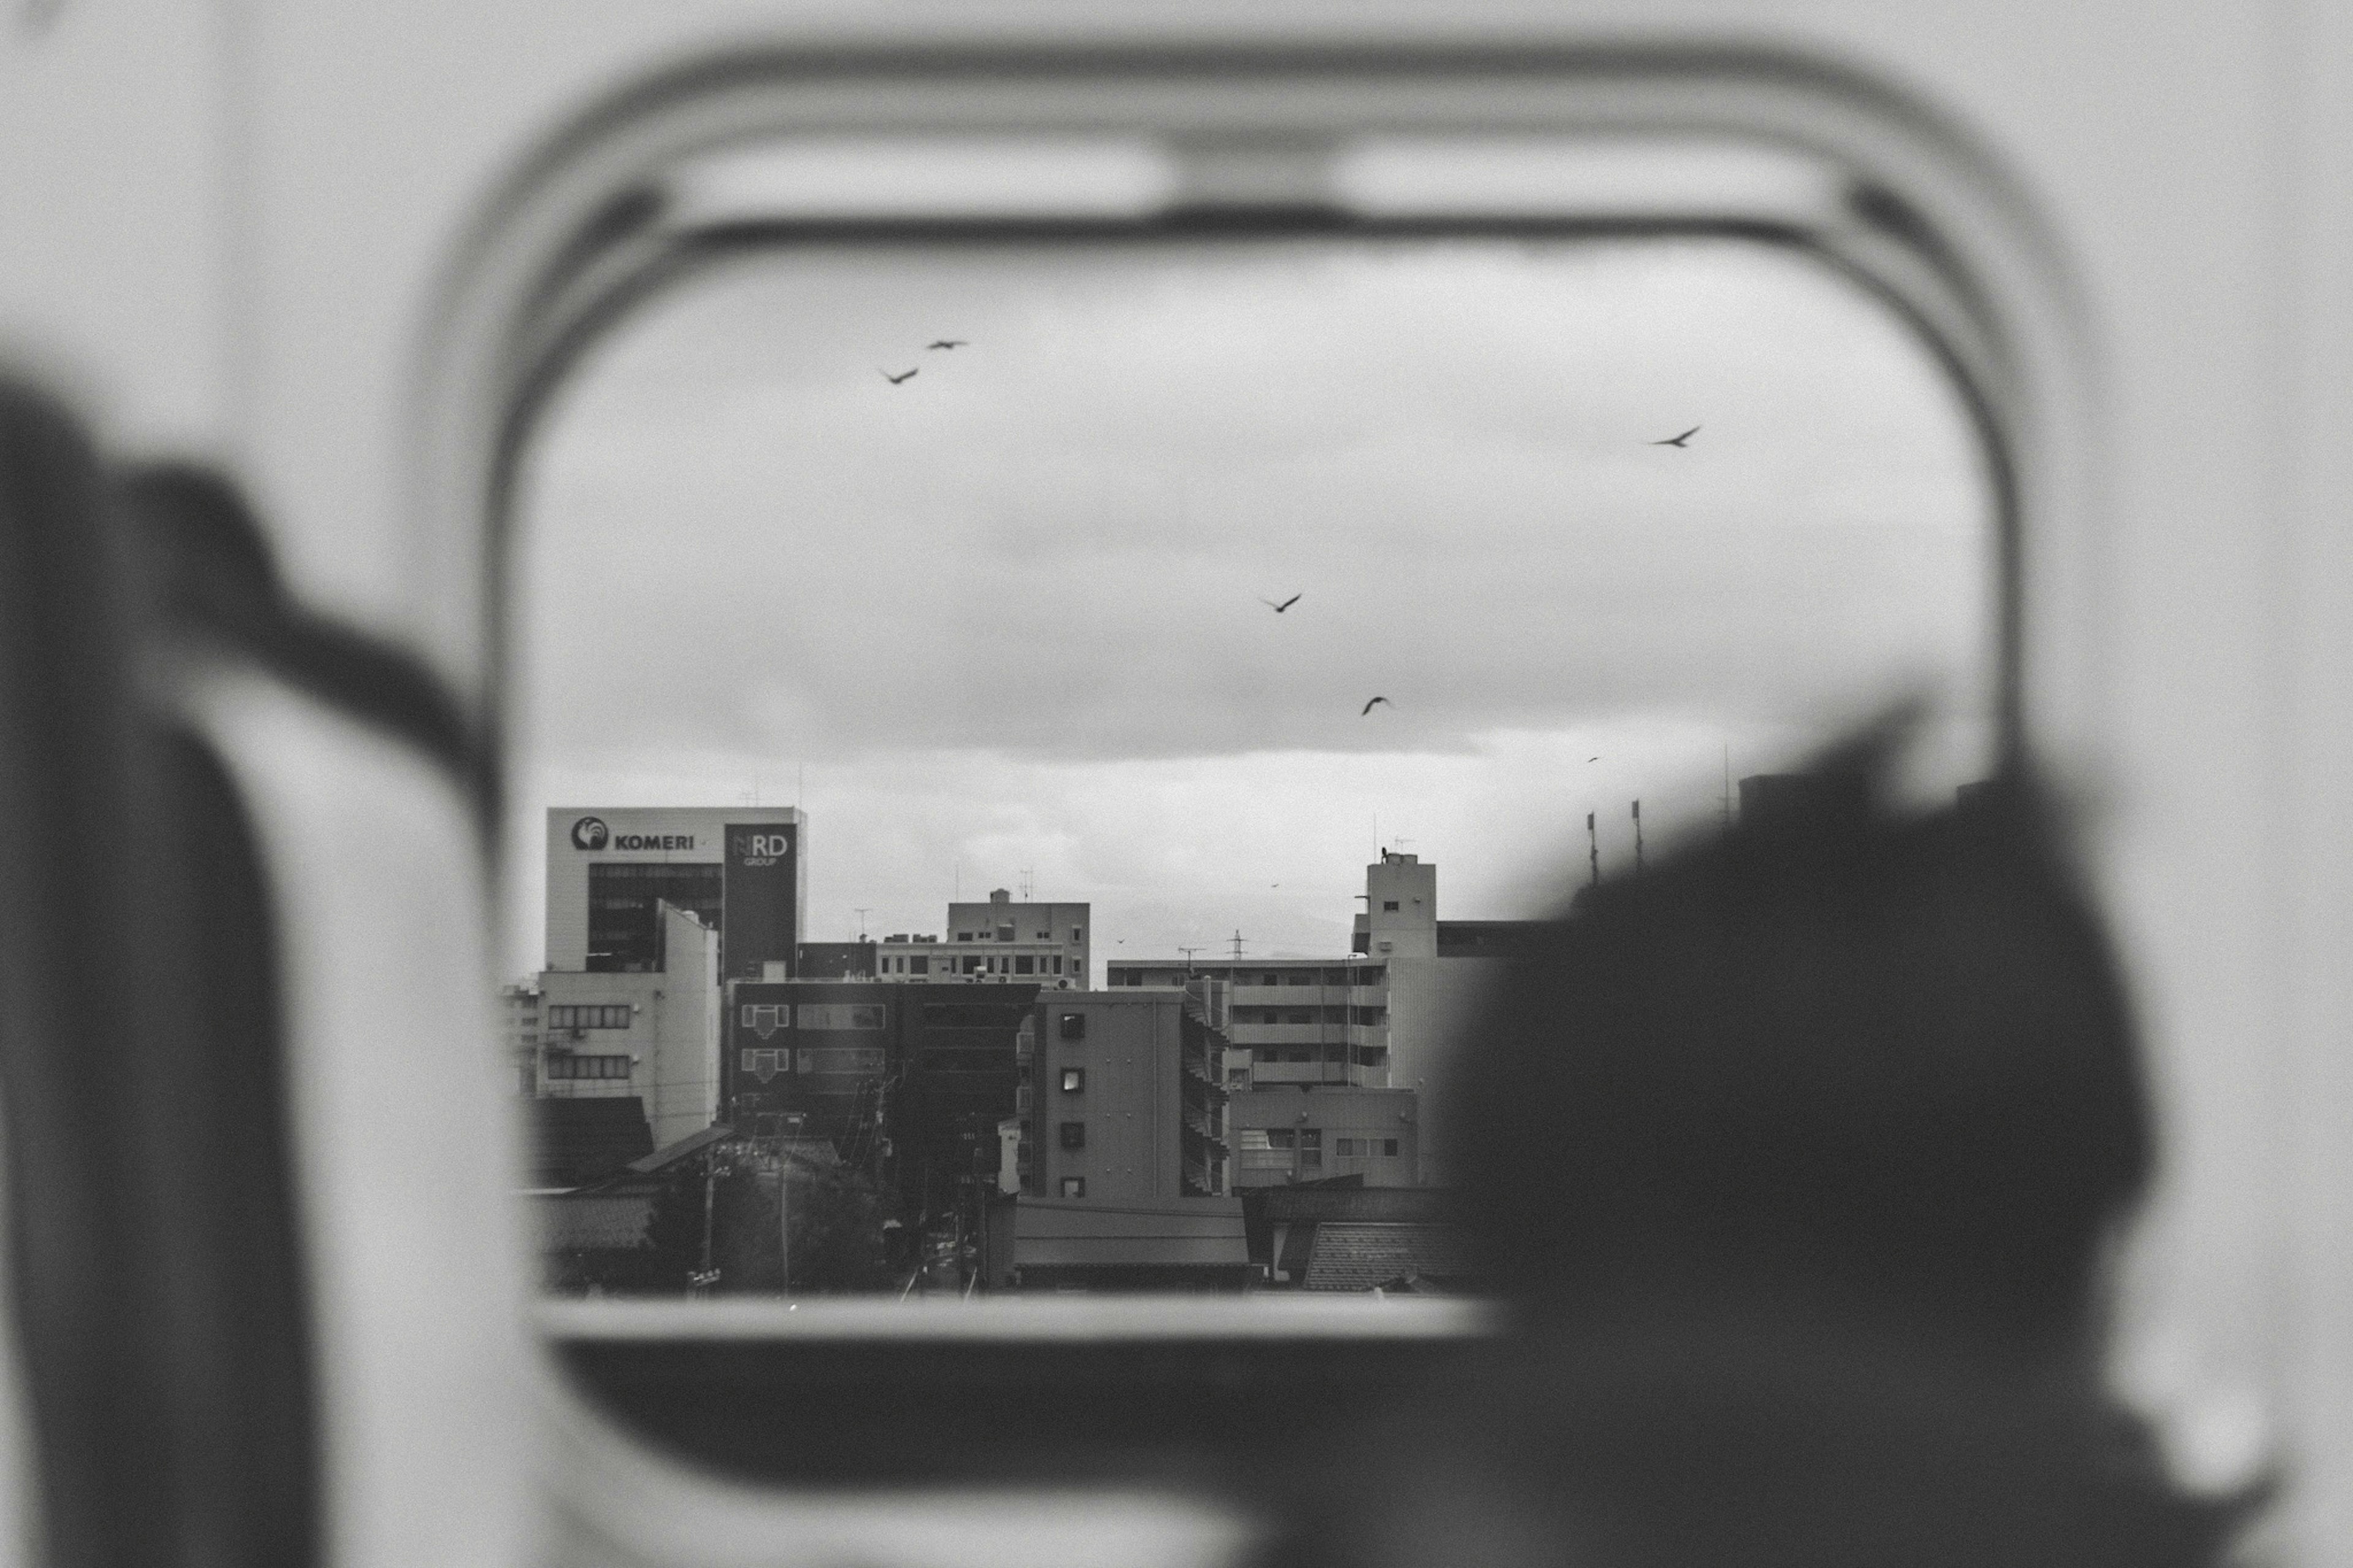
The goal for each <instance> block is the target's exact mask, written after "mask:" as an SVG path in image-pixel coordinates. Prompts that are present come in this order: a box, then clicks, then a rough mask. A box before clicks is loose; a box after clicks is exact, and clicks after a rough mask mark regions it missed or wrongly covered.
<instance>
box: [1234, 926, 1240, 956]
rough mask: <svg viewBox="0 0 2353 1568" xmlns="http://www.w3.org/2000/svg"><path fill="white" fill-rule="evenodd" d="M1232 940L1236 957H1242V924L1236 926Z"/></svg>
mask: <svg viewBox="0 0 2353 1568" xmlns="http://www.w3.org/2000/svg"><path fill="white" fill-rule="evenodd" d="M1232 942H1233V944H1234V956H1235V957H1236V958H1240V956H1241V955H1242V928H1241V927H1240V926H1236V927H1235V928H1234V934H1233V937H1232Z"/></svg>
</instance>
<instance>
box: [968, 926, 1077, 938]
mask: <svg viewBox="0 0 2353 1568" xmlns="http://www.w3.org/2000/svg"><path fill="white" fill-rule="evenodd" d="M955 939H956V941H958V942H1019V941H1020V940H1021V938H1020V937H1019V936H1018V934H1016V932H1015V931H1014V929H1013V928H1012V927H1011V926H1009V925H1001V926H998V927H997V929H996V930H995V931H958V932H956V933H955ZM1035 940H1036V941H1039V942H1051V941H1053V940H1054V933H1053V932H1052V931H1039V933H1038V935H1037V937H1036V938H1035ZM1086 940H1087V932H1086V928H1085V927H1084V926H1072V927H1071V941H1072V942H1084V941H1086Z"/></svg>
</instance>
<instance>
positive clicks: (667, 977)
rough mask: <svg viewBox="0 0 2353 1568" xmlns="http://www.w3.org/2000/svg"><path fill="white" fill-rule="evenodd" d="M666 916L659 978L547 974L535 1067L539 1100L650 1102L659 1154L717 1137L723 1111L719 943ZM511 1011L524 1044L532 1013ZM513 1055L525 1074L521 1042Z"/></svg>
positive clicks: (690, 922)
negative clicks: (714, 1130)
mask: <svg viewBox="0 0 2353 1568" xmlns="http://www.w3.org/2000/svg"><path fill="white" fill-rule="evenodd" d="M659 916H660V920H661V923H662V951H663V966H662V967H661V968H659V969H654V970H645V971H636V972H630V973H584V972H581V971H576V970H553V969H551V970H543V971H542V972H541V973H540V974H539V975H538V977H537V980H536V983H535V990H536V994H537V998H538V1001H537V1009H536V1010H537V1014H538V1034H539V1040H538V1044H537V1048H536V1051H535V1053H534V1054H533V1058H532V1060H531V1068H532V1085H531V1092H532V1093H533V1095H535V1096H538V1097H540V1098H543V1099H549V1100H591V1099H607V1098H609V1099H628V1098H637V1099H640V1100H643V1101H644V1102H645V1107H646V1115H647V1118H648V1120H649V1122H650V1124H651V1129H652V1138H653V1142H654V1144H655V1146H656V1147H660V1146H662V1145H665V1144H669V1143H672V1142H677V1141H678V1140H680V1139H681V1138H685V1137H688V1136H690V1135H691V1134H692V1133H695V1132H699V1131H702V1129H704V1128H706V1127H709V1126H710V1125H711V1124H712V1122H713V1121H716V1120H717V1119H718V1110H719V938H718V933H717V932H715V931H712V929H711V928H710V927H709V926H707V925H705V924H703V923H702V921H701V920H700V919H698V918H697V917H696V916H695V915H694V914H693V913H692V912H691V911H690V910H682V909H680V908H678V907H676V906H675V905H671V904H668V903H664V904H663V905H661V907H660V910H659ZM509 1007H510V1013H511V1016H512V1017H513V1018H514V1019H515V1020H516V1026H517V1033H518V1035H520V1033H521V1028H520V1024H521V1020H522V1018H523V1017H524V1016H526V1011H527V1010H526V1009H525V1007H524V1005H523V1004H522V1001H521V999H520V998H517V999H516V1000H514V1001H512V1002H511V1003H510V1005H509ZM514 1049H515V1050H516V1053H517V1058H518V1068H517V1070H518V1074H520V1072H521V1071H522V1063H521V1055H522V1047H521V1045H520V1042H519V1041H518V1043H517V1044H516V1046H515V1047H514Z"/></svg>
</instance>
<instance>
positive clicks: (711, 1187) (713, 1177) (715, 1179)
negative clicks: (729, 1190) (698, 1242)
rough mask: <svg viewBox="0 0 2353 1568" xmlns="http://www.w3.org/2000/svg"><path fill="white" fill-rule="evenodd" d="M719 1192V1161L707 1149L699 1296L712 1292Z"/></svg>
mask: <svg viewBox="0 0 2353 1568" xmlns="http://www.w3.org/2000/svg"><path fill="white" fill-rule="evenodd" d="M718 1194H719V1162H718V1161H716V1160H714V1159H712V1157H711V1152H710V1151H709V1150H705V1151H704V1152H703V1155H702V1276H701V1279H700V1280H699V1283H700V1284H701V1286H702V1289H699V1290H697V1291H696V1292H695V1294H696V1295H698V1296H707V1295H709V1294H710V1293H711V1212H712V1206H713V1205H714V1204H715V1202H716V1200H717V1198H718Z"/></svg>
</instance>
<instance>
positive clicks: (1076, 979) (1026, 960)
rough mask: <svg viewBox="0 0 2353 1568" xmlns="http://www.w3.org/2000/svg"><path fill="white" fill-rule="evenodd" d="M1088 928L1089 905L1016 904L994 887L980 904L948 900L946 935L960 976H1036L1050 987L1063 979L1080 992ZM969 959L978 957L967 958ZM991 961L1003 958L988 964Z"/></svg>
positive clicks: (1085, 977)
mask: <svg viewBox="0 0 2353 1568" xmlns="http://www.w3.org/2000/svg"><path fill="white" fill-rule="evenodd" d="M1093 933H1094V910H1093V906H1092V905H1089V904H1062V903H1042V904H1041V903H1029V902H1023V903H1018V904H1017V903H1015V902H1014V901H1013V895H1012V893H1011V892H1009V891H1008V890H1007V889H1003V888H998V889H995V890H994V891H992V892H991V893H990V894H989V895H988V901H987V903H985V904H967V903H952V904H950V905H949V906H948V923H947V931H946V933H945V934H946V936H947V939H948V942H949V943H950V944H952V945H953V946H955V948H956V949H957V950H958V951H957V953H956V958H957V964H956V975H957V977H958V978H959V979H968V978H976V977H981V976H987V977H991V978H1003V979H1007V980H1012V981H1020V980H1036V981H1038V982H1039V984H1043V985H1045V986H1047V987H1048V988H1049V989H1053V988H1055V987H1056V986H1057V984H1058V983H1059V982H1062V981H1068V982H1069V986H1068V988H1069V989H1070V990H1072V991H1084V990H1086V989H1088V982H1089V977H1090V976H1092V974H1093V973H1094V971H1093V968H1092V962H1091V960H1090V959H1089V957H1088V954H1089V953H1090V952H1091V951H1092V942H1093ZM976 948H977V949H979V951H975V949H976ZM973 959H977V960H980V961H982V962H980V963H978V964H977V965H974V964H971V963H967V962H966V961H967V960H973ZM991 960H1003V961H1004V962H1003V963H1001V964H997V965H995V966H992V964H991V963H989V962H988V961H991Z"/></svg>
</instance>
